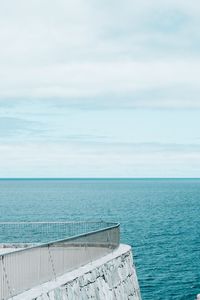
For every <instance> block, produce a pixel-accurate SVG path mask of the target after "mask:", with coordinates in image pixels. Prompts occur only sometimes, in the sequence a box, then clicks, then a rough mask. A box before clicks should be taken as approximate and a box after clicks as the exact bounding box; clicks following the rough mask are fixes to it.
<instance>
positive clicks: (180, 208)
mask: <svg viewBox="0 0 200 300" xmlns="http://www.w3.org/2000/svg"><path fill="white" fill-rule="evenodd" d="M99 219H105V220H108V221H119V222H120V223H121V231H122V234H121V240H122V242H124V243H128V244H130V245H132V247H133V250H134V258H135V263H136V267H137V273H138V278H139V282H140V287H141V292H142V296H143V299H144V300H147V299H151V300H158V299H162V300H163V299H167V300H170V299H185V300H190V299H192V300H194V299H195V295H196V294H197V293H200V251H199V248H200V180H193V179H191V180H51V181H50V180H8V181H7V180H0V220H1V221H16V220H17V221H27V220H29V221H45V220H47V221H55V220H99Z"/></svg>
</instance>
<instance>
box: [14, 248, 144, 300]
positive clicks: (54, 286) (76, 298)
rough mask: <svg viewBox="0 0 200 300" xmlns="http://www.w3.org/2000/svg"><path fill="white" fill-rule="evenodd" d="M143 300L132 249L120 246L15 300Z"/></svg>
mask: <svg viewBox="0 0 200 300" xmlns="http://www.w3.org/2000/svg"><path fill="white" fill-rule="evenodd" d="M22 299H23V300H33V299H34V300H35V299H36V300H88V299H96V300H98V299H102V300H128V299H130V300H131V299H132V300H140V299H141V296H140V291H139V285H138V281H137V275H136V271H135V267H134V265H133V260H132V253H131V248H130V247H129V246H127V245H120V247H119V248H118V249H117V250H115V251H114V252H113V253H111V254H108V255H106V256H104V257H102V258H101V259H98V260H96V261H94V262H92V263H90V264H87V265H85V266H83V267H81V268H79V269H77V270H75V271H72V272H68V273H67V274H65V275H63V276H60V277H59V278H57V280H56V281H52V282H48V283H46V284H43V285H41V286H38V287H36V288H34V289H31V290H29V291H27V292H25V293H23V294H21V295H18V296H16V297H13V300H22Z"/></svg>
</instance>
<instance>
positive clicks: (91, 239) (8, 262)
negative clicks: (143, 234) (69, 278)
mask: <svg viewBox="0 0 200 300" xmlns="http://www.w3.org/2000/svg"><path fill="white" fill-rule="evenodd" d="M6 232H7V233H6ZM119 239H120V226H119V224H118V223H106V222H35V223H25V222H23V223H11V222H10V223H0V243H4V247H13V248H14V249H11V250H10V249H9V250H10V251H9V252H7V253H4V254H1V249H0V300H6V299H9V298H12V297H13V296H15V295H17V294H19V293H22V292H24V291H26V290H28V289H30V288H32V287H35V286H37V285H39V284H42V283H44V282H47V281H50V280H56V278H57V277H58V276H60V275H62V274H64V273H66V272H68V271H71V270H74V269H76V268H78V267H80V266H83V265H85V264H87V263H92V261H94V260H95V259H97V258H100V257H102V256H104V255H106V254H108V253H110V252H112V251H113V249H115V248H117V247H118V245H119ZM16 247H18V248H16ZM19 247H21V248H19ZM4 250H5V249H4Z"/></svg>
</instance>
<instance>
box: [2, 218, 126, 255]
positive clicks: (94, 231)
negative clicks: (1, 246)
mask: <svg viewBox="0 0 200 300" xmlns="http://www.w3.org/2000/svg"><path fill="white" fill-rule="evenodd" d="M27 223H28V224H36V223H35V222H16V223H6V222H5V223H0V225H1V224H27ZM44 223H45V224H46V223H47V224H48V223H49V224H51V223H52V224H54V223H56V224H57V223H58V224H60V223H59V222H37V224H44ZM63 223H66V224H68V223H74V222H63ZM75 223H76V222H75ZM81 223H88V222H87V221H86V222H84V221H81V222H80V224H81ZM91 223H94V224H95V223H96V224H97V223H107V222H104V221H103V222H93V221H91ZM108 223H109V224H113V225H112V226H108V227H106V228H101V229H96V230H93V231H89V232H86V233H81V234H77V235H73V236H71V237H68V238H64V239H58V240H54V241H49V242H45V243H42V242H41V243H37V244H36V245H34V243H32V244H31V245H30V246H28V247H26V248H20V249H16V250H15V251H14V253H16V252H24V251H28V250H29V249H33V248H40V247H46V246H48V245H49V246H50V245H51V246H52V245H53V244H57V243H61V242H69V241H72V240H76V239H78V238H81V237H84V236H90V235H92V234H94V233H98V232H99V233H100V232H104V231H107V230H110V229H113V228H118V227H120V223H115V222H108ZM77 224H79V222H77ZM12 244H15V243H12ZM20 244H23V243H20ZM25 244H26V245H27V244H28V243H25ZM12 254H13V250H11V251H10V252H6V253H3V254H0V257H2V256H8V255H12Z"/></svg>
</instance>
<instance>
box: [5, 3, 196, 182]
mask: <svg viewBox="0 0 200 300" xmlns="http://www.w3.org/2000/svg"><path fill="white" fill-rule="evenodd" d="M199 16H200V4H199V2H198V1H192V2H190V3H189V2H188V1H185V0H182V1H178V0H174V1H170V0H169V1H167V2H166V3H163V2H161V1H158V0H157V1H155V0H152V1H144V0H140V1H133V0H132V1H129V0H125V1H123V2H122V1H113V0H110V1H104V0H101V1H96V0H94V1H85V0H75V1H72V2H70V1H64V0H63V1H61V0H58V1H56V3H55V2H54V1H51V0H50V1H46V0H45V1H44V0H43V1H38V0H30V1H25V0H16V1H15V2H13V1H11V0H8V1H4V3H2V4H1V11H0V44H1V47H0V65H1V68H0V78H1V81H0V177H200V171H199V170H200V133H199V128H200V118H199V116H200V98H199V95H200V55H199V53H200V33H199V30H198V28H199V25H200V21H199V20H200V18H199Z"/></svg>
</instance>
